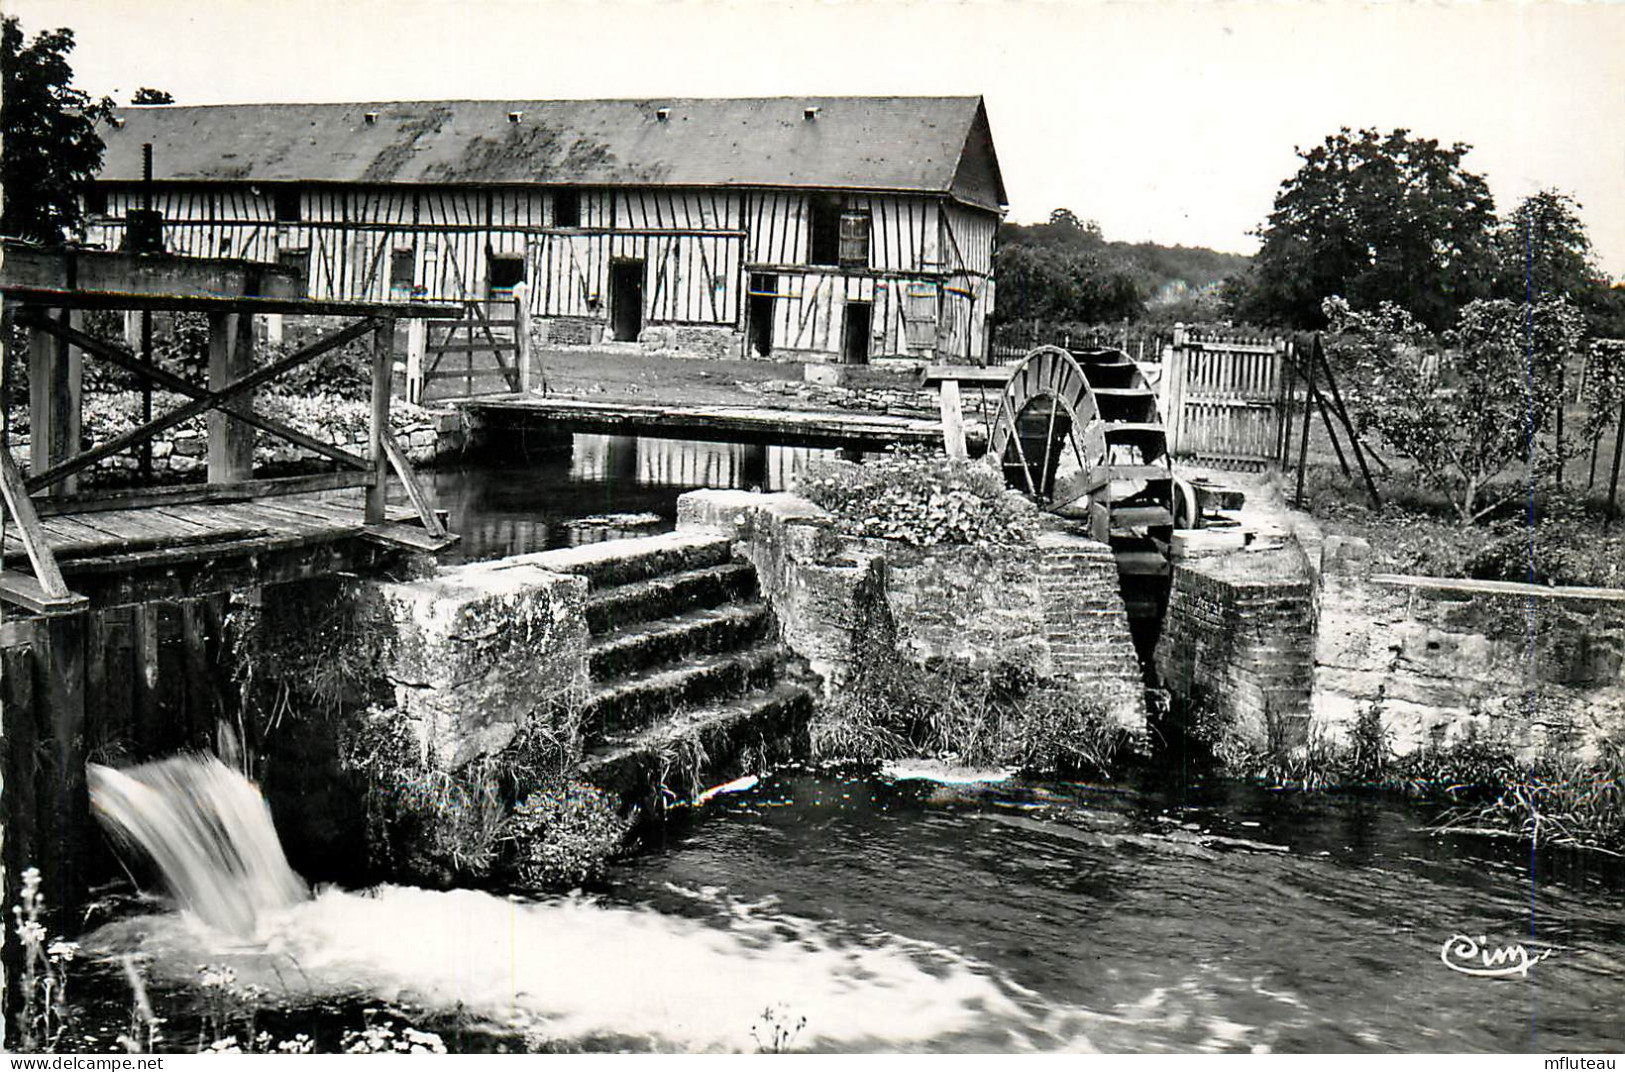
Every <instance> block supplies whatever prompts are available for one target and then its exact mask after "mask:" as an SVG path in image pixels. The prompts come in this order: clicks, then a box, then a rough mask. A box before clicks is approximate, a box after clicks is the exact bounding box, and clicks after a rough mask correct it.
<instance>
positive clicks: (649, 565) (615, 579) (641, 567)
mask: <svg viewBox="0 0 1625 1072" xmlns="http://www.w3.org/2000/svg"><path fill="white" fill-rule="evenodd" d="M732 559H733V547H732V545H731V543H730V542H729V540H728V538H727V537H725V536H709V535H700V536H696V535H693V534H690V533H680V532H669V533H665V534H662V535H659V536H631V537H627V538H626V539H621V540H602V541H600V542H598V543H592V544H583V545H581V546H578V547H567V548H562V549H560V550H557V551H542V552H539V553H537V554H534V555H525V556H523V558H522V560H521V561H523V562H525V563H527V564H533V565H536V566H539V567H541V568H542V569H546V570H552V571H553V572H554V573H573V574H575V575H576V576H578V577H585V578H587V585H588V587H589V588H590V589H593V590H597V589H602V588H612V587H617V586H624V585H629V584H633V583H636V582H638V581H643V580H648V579H650V578H654V577H661V576H664V575H666V574H671V573H682V572H686V571H689V570H697V569H704V568H706V567H708V566H720V565H724V564H726V563H728V562H730V561H732Z"/></svg>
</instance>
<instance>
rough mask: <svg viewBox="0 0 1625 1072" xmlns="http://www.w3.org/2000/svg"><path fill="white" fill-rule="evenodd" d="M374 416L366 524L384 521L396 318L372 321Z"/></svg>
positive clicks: (370, 427)
mask: <svg viewBox="0 0 1625 1072" xmlns="http://www.w3.org/2000/svg"><path fill="white" fill-rule="evenodd" d="M372 325H373V329H372V420H371V421H370V422H369V425H368V428H367V450H368V453H367V457H368V459H369V460H370V461H371V462H372V468H373V471H374V472H375V473H377V475H378V480H377V482H376V483H374V484H373V486H372V487H371V488H369V489H368V490H367V524H369V525H381V524H383V521H384V506H385V504H386V502H387V501H388V493H389V456H388V455H387V454H386V453H385V451H384V436H385V435H386V434H387V433H388V431H389V394H390V388H391V386H392V380H393V376H394V364H395V358H394V353H393V351H394V348H395V321H394V319H393V318H391V317H387V316H386V317H379V318H377V319H376V320H374V321H372Z"/></svg>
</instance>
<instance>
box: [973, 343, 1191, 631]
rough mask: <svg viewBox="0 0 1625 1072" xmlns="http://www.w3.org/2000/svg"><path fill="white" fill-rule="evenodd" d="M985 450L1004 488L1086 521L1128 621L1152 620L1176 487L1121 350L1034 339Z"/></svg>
mask: <svg viewBox="0 0 1625 1072" xmlns="http://www.w3.org/2000/svg"><path fill="white" fill-rule="evenodd" d="M988 451H989V454H990V456H991V457H993V458H995V459H997V460H998V461H999V463H1000V464H1001V465H1002V466H1003V469H1004V477H1005V480H1006V482H1007V483H1009V484H1010V486H1011V487H1013V488H1015V489H1016V490H1018V491H1021V492H1023V493H1024V494H1026V495H1029V496H1031V497H1032V498H1033V500H1034V501H1036V502H1037V503H1038V504H1039V505H1040V506H1042V507H1044V508H1045V509H1047V510H1050V511H1052V512H1054V513H1057V514H1060V515H1062V516H1064V517H1070V518H1073V519H1075V520H1078V521H1080V522H1083V523H1084V524H1086V525H1087V527H1088V530H1089V532H1090V533H1091V534H1092V535H1093V536H1094V537H1095V538H1096V539H1097V540H1100V541H1101V542H1103V543H1106V544H1109V545H1110V546H1111V548H1112V551H1113V553H1114V554H1115V555H1116V558H1117V568H1118V573H1119V575H1120V576H1121V578H1122V580H1123V595H1124V599H1125V600H1126V601H1127V603H1128V607H1129V615H1130V617H1131V618H1155V617H1160V615H1161V612H1162V605H1163V602H1164V600H1165V599H1166V594H1167V582H1168V577H1169V571H1170V567H1169V559H1168V548H1169V543H1170V541H1171V539H1172V536H1173V529H1174V524H1175V520H1176V517H1175V513H1176V506H1184V507H1185V512H1186V513H1187V514H1194V496H1190V495H1189V494H1188V489H1185V490H1186V491H1187V494H1186V495H1181V494H1180V493H1179V490H1176V487H1175V481H1174V474H1173V470H1172V469H1171V468H1170V467H1169V462H1168V439H1167V435H1166V433H1165V431H1164V429H1163V424H1162V418H1161V416H1160V414H1159V413H1158V411H1157V396H1156V392H1155V391H1153V390H1152V389H1151V387H1150V386H1149V385H1148V384H1147V383H1146V382H1145V377H1144V376H1143V375H1142V374H1141V372H1140V368H1139V366H1138V365H1136V364H1135V363H1134V361H1133V360H1132V359H1130V358H1129V356H1128V355H1127V354H1125V353H1123V352H1122V351H1121V350H1073V351H1068V350H1063V349H1062V348H1060V347H1059V346H1040V347H1038V348H1037V349H1036V350H1033V351H1031V352H1030V353H1028V354H1027V356H1026V357H1024V358H1022V360H1021V361H1020V363H1019V364H1017V365H1016V366H1015V369H1014V371H1013V372H1012V374H1011V376H1010V380H1009V382H1008V383H1007V384H1006V386H1005V389H1004V394H1003V395H1002V396H1001V398H1000V400H999V409H998V414H997V416H996V417H995V418H994V421H993V429H992V432H991V434H990V437H989V440H988Z"/></svg>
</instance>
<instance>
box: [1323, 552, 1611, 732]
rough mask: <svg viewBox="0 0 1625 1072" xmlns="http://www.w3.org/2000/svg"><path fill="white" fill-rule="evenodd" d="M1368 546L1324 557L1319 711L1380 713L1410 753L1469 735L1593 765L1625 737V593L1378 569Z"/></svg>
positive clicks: (1334, 719)
mask: <svg viewBox="0 0 1625 1072" xmlns="http://www.w3.org/2000/svg"><path fill="white" fill-rule="evenodd" d="M1371 562H1372V557H1371V548H1370V546H1369V545H1368V544H1367V543H1366V542H1365V541H1364V540H1357V539H1349V538H1346V537H1336V536H1334V537H1329V538H1328V539H1327V540H1326V544H1325V550H1324V555H1323V557H1322V561H1321V576H1322V583H1321V589H1320V622H1319V629H1318V631H1317V636H1316V643H1315V677H1314V685H1315V688H1314V703H1313V713H1314V718H1315V722H1316V725H1317V726H1318V727H1321V728H1324V730H1325V731H1326V732H1327V733H1328V734H1329V735H1331V736H1333V737H1338V736H1343V735H1346V734H1347V732H1348V729H1349V727H1350V726H1351V725H1352V724H1353V722H1354V720H1355V719H1357V718H1358V717H1359V716H1360V714H1361V712H1362V711H1364V710H1367V709H1370V708H1372V707H1375V709H1376V710H1377V711H1378V712H1379V713H1380V715H1381V717H1382V721H1383V725H1384V727H1385V728H1386V729H1387V731H1388V733H1389V737H1390V743H1391V744H1392V746H1393V748H1394V750H1395V751H1396V752H1398V753H1401V754H1403V753H1406V752H1411V751H1415V750H1417V749H1420V748H1424V747H1428V746H1434V745H1448V744H1450V743H1452V742H1455V741H1457V740H1460V739H1462V738H1464V737H1466V736H1468V735H1470V734H1480V735H1487V736H1488V737H1489V738H1491V739H1493V740H1497V741H1505V742H1507V743H1510V744H1511V745H1512V746H1513V748H1514V749H1515V750H1516V751H1517V752H1518V753H1519V754H1520V755H1522V756H1524V757H1525V758H1529V757H1532V756H1534V755H1536V754H1538V753H1539V752H1541V751H1542V750H1544V749H1552V750H1556V751H1557V752H1559V753H1560V754H1563V755H1574V756H1578V757H1579V758H1581V759H1591V758H1593V757H1594V755H1595V753H1596V750H1597V744H1598V742H1599V741H1600V740H1602V739H1604V738H1608V737H1611V736H1616V737H1617V736H1618V735H1620V734H1625V590H1620V589H1606V588H1546V587H1542V586H1538V585H1528V584H1511V583H1506V582H1499V581H1473V580H1455V579H1440V578H1433V577H1410V576H1402V575H1397V574H1375V573H1373V572H1372V571H1371Z"/></svg>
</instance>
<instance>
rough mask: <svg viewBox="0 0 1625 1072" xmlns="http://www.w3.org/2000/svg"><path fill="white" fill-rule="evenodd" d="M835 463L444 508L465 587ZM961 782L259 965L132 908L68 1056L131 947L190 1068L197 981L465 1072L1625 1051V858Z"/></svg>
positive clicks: (1126, 796) (693, 453) (1094, 787)
mask: <svg viewBox="0 0 1625 1072" xmlns="http://www.w3.org/2000/svg"><path fill="white" fill-rule="evenodd" d="M820 456H823V455H821V454H816V453H813V452H807V451H791V450H779V449H776V448H759V447H754V448H753V447H740V446H733V445H709V444H684V443H673V442H670V441H660V440H643V441H638V440H631V439H615V438H603V437H577V440H576V447H575V450H574V451H573V453H572V454H571V455H569V456H567V457H560V456H550V457H539V458H536V459H529V460H527V459H524V458H522V457H519V458H511V459H506V460H504V461H503V462H502V463H501V464H490V463H483V464H481V465H478V466H470V467H466V468H463V469H458V470H440V471H438V472H436V473H435V475H434V480H435V484H436V491H437V494H438V496H439V498H440V501H441V504H442V505H443V506H446V507H448V508H449V509H450V512H451V516H452V523H453V529H454V530H456V531H461V532H462V533H463V534H464V542H463V544H462V545H461V549H460V554H461V555H463V556H464V557H465V558H468V559H473V558H488V557H494V556H498V555H503V554H512V553H520V552H524V551H530V550H538V549H542V548H545V547H554V546H560V545H562V544H565V543H569V542H572V541H574V540H577V539H581V538H583V537H582V536H581V535H580V534H579V532H578V531H577V530H575V529H573V528H572V527H571V524H570V523H571V522H572V520H574V519H578V518H580V517H582V516H583V515H586V514H593V513H614V514H629V513H652V514H654V515H655V516H656V519H657V520H656V522H655V527H657V528H658V527H669V525H670V523H671V518H672V516H673V515H674V512H675V502H676V497H677V495H678V494H679V493H680V492H681V491H682V490H684V489H686V488H689V487H694V486H697V485H708V486H714V487H759V488H763V489H765V490H778V489H780V488H782V487H784V486H785V483H786V481H787V480H788V479H789V474H790V473H791V472H793V471H794V470H795V469H796V468H797V467H799V466H802V465H805V464H806V463H807V461H808V460H810V459H811V458H814V457H820ZM921 773H930V774H932V777H919V776H917V775H919V774H921ZM977 777H978V776H972V775H962V774H961V775H954V774H950V775H949V776H946V777H944V776H943V774H942V772H922V771H920V770H910V769H900V770H891V771H889V772H881V771H873V770H871V771H866V772H862V773H851V772H848V773H841V772H835V771H824V772H817V771H800V770H798V771H784V772H778V773H776V774H773V775H770V776H768V777H766V778H765V779H763V780H762V781H761V782H760V783H759V784H755V785H753V786H749V787H746V788H743V789H740V790H738V791H733V792H727V793H721V794H718V795H717V796H715V797H714V798H712V799H711V800H709V801H708V802H707V803H706V804H704V805H703V806H697V807H694V808H692V809H691V810H690V811H688V812H687V813H685V814H681V815H680V817H679V819H678V821H677V822H676V823H675V824H674V825H673V826H672V827H671V828H670V829H669V831H668V834H667V838H666V841H665V843H664V844H663V845H662V846H660V847H658V848H656V849H654V850H653V851H650V852H647V853H645V854H643V855H640V856H638V857H636V858H634V859H630V860H627V861H623V862H621V863H619V864H617V865H616V866H615V868H614V869H613V872H612V875H611V881H610V884H609V886H608V888H607V889H606V890H604V891H599V892H596V893H593V894H590V895H576V896H571V897H558V898H546V899H539V900H538V899H531V898H524V897H517V896H505V895H502V894H500V893H492V892H481V891H473V890H458V891H446V892H442V891H427V890H418V889H411V888H406V887H394V886H386V887H380V888H377V889H372V890H363V891H346V890H342V889H337V888H333V887H326V888H323V887H321V886H320V885H319V883H320V881H321V879H322V878H323V876H320V875H309V876H305V877H306V878H310V879H312V880H315V881H316V882H317V883H318V887H317V891H316V894H315V896H314V897H312V898H310V899H308V900H300V901H298V903H296V904H293V905H292V906H290V907H287V908H285V909H282V910H278V911H274V912H267V913H266V915H265V918H263V919H262V920H261V921H260V923H259V926H258V930H257V932H256V934H255V935H254V937H253V938H252V939H246V940H245V939H243V938H240V937H227V936H225V935H222V934H220V933H217V932H215V931H212V930H210V929H209V928H208V927H207V926H206V925H204V924H202V923H201V922H200V921H199V920H198V919H196V918H194V917H193V916H192V915H190V914H189V913H182V912H177V911H174V910H173V909H172V908H168V907H166V906H164V905H162V904H144V905H141V906H139V907H138V908H137V909H136V910H134V911H125V912H124V913H122V914H121V918H119V919H118V921H117V922H114V923H111V924H108V925H105V926H104V927H102V929H100V930H99V931H97V932H95V933H94V934H92V935H90V936H88V937H87V939H86V946H87V951H91V950H93V951H94V953H95V958H94V962H95V963H96V964H99V965H100V967H99V968H91V969H89V971H88V979H87V980H86V981H85V983H84V985H83V987H82V989H81V990H80V991H79V993H80V997H81V999H82V1000H86V1001H87V1003H88V1004H89V1005H92V1006H95V1007H96V1008H99V1009H101V1010H102V1014H103V1015H102V1017H101V1020H102V1022H103V1023H104V1024H105V1026H103V1027H96V1026H94V1024H87V1026H86V1027H85V1029H84V1031H83V1033H82V1034H81V1035H80V1036H79V1037H78V1039H77V1040H75V1041H71V1042H70V1045H71V1048H76V1049H82V1050H106V1049H112V1048H115V1047H114V1044H113V1038H114V1036H115V1035H116V1034H117V1032H118V1031H119V1030H121V1029H122V1028H123V1026H124V1024H125V1023H126V1022H127V1011H128V1007H129V1005H128V997H127V990H125V988H124V984H123V976H122V972H121V971H119V970H117V969H116V968H115V967H113V965H114V964H115V960H114V959H111V958H116V957H117V955H118V954H120V953H121V952H129V951H137V950H139V951H140V953H141V955H142V956H143V957H145V958H146V962H145V968H144V971H145V973H146V976H147V978H148V980H149V983H150V985H151V986H152V988H153V991H154V996H155V998H156V999H157V1000H158V1001H159V1003H160V1005H162V1006H163V1008H164V1011H165V1013H166V1014H167V1015H169V1016H170V1017H171V1024H170V1025H169V1030H170V1035H171V1040H170V1044H171V1045H173V1046H175V1047H176V1048H179V1049H193V1048H196V1044H197V1042H198V1041H199V1039H198V1031H199V1028H198V1023H197V1021H198V1013H197V1006H196V1004H195V999H196V995H197V992H198V991H197V986H196V984H197V981H198V977H199V976H198V969H199V966H200V965H204V964H223V965H227V966H230V967H231V968H232V970H233V972H235V974H236V978H237V980H238V981H239V983H241V984H251V985H254V986H257V987H260V988H261V989H262V990H263V991H264V992H265V994H266V995H267V997H266V998H265V999H263V1000H264V1001H265V1003H266V1006H265V1011H264V1012H263V1014H262V1015H261V1017H260V1019H259V1024H260V1026H262V1027H265V1028H267V1029H270V1030H272V1031H273V1033H276V1034H278V1035H279V1036H280V1037H288V1036H290V1035H291V1034H293V1033H294V1032H295V1031H303V1032H308V1033H312V1034H315V1035H316V1036H317V1037H318V1039H319V1040H321V1041H322V1043H323V1045H324V1047H328V1048H330V1047H332V1046H333V1045H335V1044H336V1043H337V1041H338V1036H339V1034H340V1032H341V1031H342V1030H345V1029H353V1028H355V1027H358V1026H359V1025H360V1019H361V1017H362V1016H363V1015H364V1012H363V1010H366V1009H369V1008H371V1009H384V1010H388V1011H387V1015H389V1016H392V1017H396V1018H399V1019H401V1020H402V1021H405V1022H411V1023H413V1024H415V1025H417V1026H420V1027H423V1028H426V1029H429V1030H435V1031H438V1032H440V1034H441V1035H442V1037H443V1038H445V1039H446V1040H447V1042H448V1043H449V1044H450V1045H451V1046H452V1048H454V1049H475V1050H489V1049H520V1048H527V1047H528V1048H542V1049H564V1050H571V1049H633V1050H650V1049H652V1050H681V1051H739V1050H742V1051H747V1052H748V1051H754V1050H757V1049H760V1048H766V1049H773V1048H786V1049H794V1050H909V1051H914V1050H943V1051H955V1050H974V1051H1007V1050H1012V1051H1033V1050H1040V1051H1041V1050H1071V1051H1089V1050H1102V1051H1232V1052H1309V1051H1386V1050H1400V1051H1439V1052H1451V1051H1463V1050H1467V1051H1492V1052H1505V1051H1512V1052H1517V1051H1526V1050H1540V1051H1546V1052H1553V1051H1558V1052H1561V1051H1570V1052H1572V1051H1592V1050H1601V1049H1609V1048H1617V1047H1618V1046H1620V1045H1621V1044H1622V1043H1625V1002H1622V1001H1621V998H1622V997H1625V861H1620V860H1618V859H1616V858H1610V857H1606V856H1600V855H1595V854H1585V853H1576V852H1563V851H1551V850H1544V849H1543V850H1542V851H1541V852H1539V853H1531V852H1530V850H1529V849H1528V847H1527V846H1523V845H1520V844H1517V843H1514V842H1510V841H1496V840H1485V839H1475V838H1468V837H1463V836H1445V835H1440V834H1437V833H1434V832H1432V831H1431V830H1430V829H1429V827H1430V823H1431V822H1432V820H1433V819H1434V818H1435V817H1434V816H1433V815H1432V813H1430V812H1429V811H1427V810H1426V809H1423V808H1421V807H1418V806H1415V805H1409V804H1405V803H1403V802H1398V801H1394V800H1387V799H1372V798H1359V797H1351V796H1342V795H1336V794H1298V793H1283V792H1270V791H1266V790H1263V789H1259V788H1255V787H1251V786H1242V785H1235V784H1227V783H1213V782H1207V781H1204V780H1202V779H1200V778H1197V777H1195V776H1190V777H1186V776H1184V775H1183V774H1182V773H1180V772H1164V773H1162V774H1142V775H1138V776H1136V777H1135V778H1132V779H1130V780H1128V781H1125V782H1123V783H1118V784H1088V785H1085V784H1072V783H1059V782H1044V781H1028V780H1022V779H1015V778H998V779H996V780H988V779H983V780H977ZM967 779H968V780H967ZM290 848H291V847H290ZM276 855H278V856H279V855H280V852H278V853H277V854H276ZM1454 936H1463V937H1464V938H1465V939H1470V940H1473V941H1476V942H1478V943H1479V944H1480V945H1481V946H1483V947H1485V948H1488V949H1496V948H1501V947H1506V946H1511V945H1515V944H1522V945H1523V946H1524V947H1525V949H1526V951H1527V952H1528V953H1529V955H1530V956H1531V957H1538V956H1539V955H1540V954H1541V952H1542V951H1545V950H1550V951H1551V952H1550V954H1549V955H1548V956H1547V957H1546V958H1545V959H1542V960H1539V961H1538V962H1535V963H1533V964H1531V965H1530V966H1529V967H1528V969H1527V971H1526V972H1524V973H1521V974H1511V975H1509V976H1507V977H1501V978H1490V977H1480V976H1474V975H1469V974H1463V973H1462V972H1461V971H1459V970H1456V969H1458V968H1461V967H1463V966H1471V964H1470V963H1466V962H1465V961H1464V958H1463V957H1462V956H1461V955H1459V951H1458V954H1452V953H1451V949H1450V947H1449V945H1448V943H1450V942H1451V940H1452V938H1453V937H1454ZM1447 960H1448V961H1450V962H1451V964H1454V965H1455V967H1454V968H1453V967H1452V966H1451V964H1447V963H1446V961H1447ZM377 1015H385V1014H384V1013H381V1014H377ZM92 1019H94V1018H92ZM202 1041H204V1042H207V1041H208V1040H207V1039H204V1040H202Z"/></svg>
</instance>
